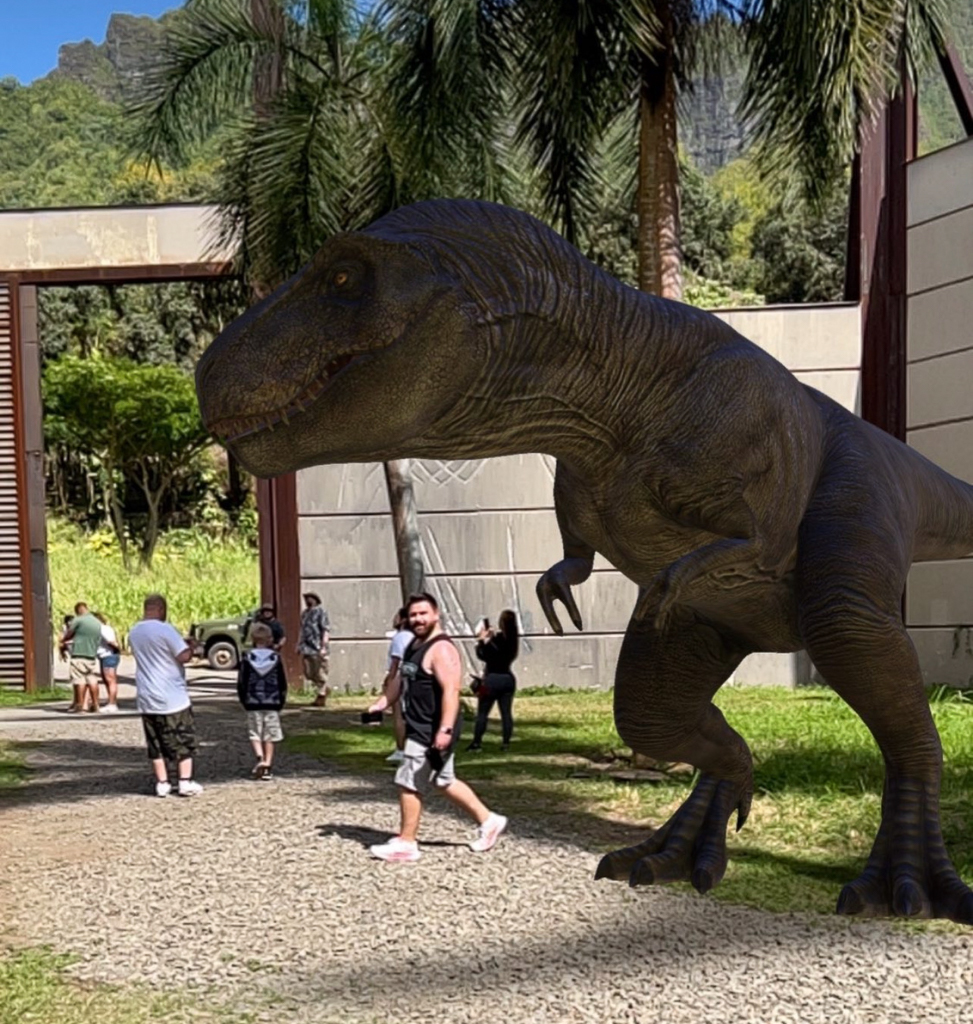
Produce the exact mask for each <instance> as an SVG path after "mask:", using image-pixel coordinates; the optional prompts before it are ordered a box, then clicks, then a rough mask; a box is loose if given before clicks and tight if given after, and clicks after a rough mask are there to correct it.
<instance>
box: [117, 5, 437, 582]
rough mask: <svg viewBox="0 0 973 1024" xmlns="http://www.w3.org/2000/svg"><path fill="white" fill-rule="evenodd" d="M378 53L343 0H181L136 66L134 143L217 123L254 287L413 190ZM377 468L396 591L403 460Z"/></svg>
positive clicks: (173, 146)
mask: <svg viewBox="0 0 973 1024" xmlns="http://www.w3.org/2000/svg"><path fill="white" fill-rule="evenodd" d="M387 56H388V48H387V46H386V43H385V41H384V37H383V36H382V35H381V33H380V32H379V31H378V24H377V20H376V18H375V16H374V15H371V16H360V15H359V14H358V12H357V5H356V3H355V2H354V0H304V2H290V0H189V2H188V3H187V5H186V7H185V8H184V9H183V11H182V12H181V13H180V16H179V18H178V20H176V22H175V24H174V25H173V28H172V30H171V31H170V32H169V34H168V36H167V40H166V47H165V49H164V50H163V51H162V52H161V53H160V54H159V57H158V60H157V62H156V63H155V64H154V66H152V67H151V68H149V69H148V70H147V72H146V74H145V76H144V78H143V81H142V85H141V91H140V98H139V99H138V100H137V102H136V103H135V104H134V106H133V108H132V110H131V113H132V114H133V115H134V123H135V125H136V134H135V138H134V140H133V142H134V145H135V147H136V148H137V150H138V151H139V152H140V154H141V155H142V156H143V157H145V158H147V159H148V160H150V161H153V162H155V163H159V162H160V161H163V160H165V161H167V162H172V163H179V162H181V161H185V160H186V159H188V158H189V157H190V156H191V155H192V153H193V151H194V149H195V148H196V147H198V146H199V145H200V144H202V143H203V142H205V141H207V140H210V139H212V137H213V136H214V135H219V136H220V140H221V151H222V154H223V161H222V165H221V171H220V177H219V192H218V195H217V196H216V197H215V198H216V200H217V202H218V205H219V209H220V215H221V217H220V230H221V233H222V235H223V237H224V239H225V238H233V239H237V240H239V253H240V269H241V272H242V273H243V275H244V277H245V279H246V281H247V283H248V284H249V286H250V289H251V292H252V293H253V294H254V295H256V296H259V295H261V294H265V293H266V292H268V291H269V290H272V289H273V288H274V287H275V286H276V285H277V284H279V283H280V282H281V281H283V280H285V279H286V278H287V277H288V276H290V275H291V274H292V273H294V272H295V271H296V270H297V269H298V268H299V267H300V266H302V265H303V264H304V263H305V262H307V260H308V259H310V257H311V256H312V255H313V253H314V252H315V251H316V250H317V249H318V248H319V247H320V246H321V244H322V243H323V242H324V241H325V239H327V238H328V237H329V236H330V235H332V234H334V233H336V232H338V231H345V230H354V229H355V228H357V227H360V226H363V225H364V224H367V223H369V222H370V221H372V220H374V219H375V218H376V217H378V216H380V215H381V214H383V213H385V212H387V211H388V210H390V209H393V208H394V207H395V206H397V205H399V204H400V203H401V202H403V201H408V199H409V198H411V193H412V192H413V191H414V189H415V187H416V186H415V185H414V184H413V183H412V182H411V181H410V178H409V174H408V171H409V167H410V166H411V162H410V160H408V159H406V158H404V157H403V151H402V150H401V148H400V145H401V140H400V139H399V137H398V135H397V133H396V131H395V127H396V126H395V122H394V116H395V111H394V110H393V109H391V108H389V106H388V105H387V104H385V103H383V101H382V93H381V90H380V89H378V88H377V85H376V83H377V80H379V79H380V77H381V75H382V69H383V67H384V66H385V64H386V59H387ZM385 471H386V480H387V483H388V490H389V498H390V502H391V503H392V511H393V523H394V527H395V536H396V549H397V555H398V561H399V569H400V579H401V584H402V590H403V594H404V595H405V594H407V593H410V592H415V591H416V590H421V589H422V585H423V576H424V573H423V565H422V560H421V556H420V553H419V544H418V537H417V532H416V523H415V510H414V508H413V504H412V487H411V477H410V472H409V464H408V462H398V463H390V464H387V465H386V467H385Z"/></svg>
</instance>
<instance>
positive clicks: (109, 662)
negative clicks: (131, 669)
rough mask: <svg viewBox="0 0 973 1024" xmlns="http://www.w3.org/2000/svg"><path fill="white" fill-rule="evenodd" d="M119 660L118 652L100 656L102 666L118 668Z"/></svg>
mask: <svg viewBox="0 0 973 1024" xmlns="http://www.w3.org/2000/svg"><path fill="white" fill-rule="evenodd" d="M120 660H121V655H120V654H106V655H104V657H102V658H100V659H99V661H100V662H101V667H102V668H118V662H119V661H120Z"/></svg>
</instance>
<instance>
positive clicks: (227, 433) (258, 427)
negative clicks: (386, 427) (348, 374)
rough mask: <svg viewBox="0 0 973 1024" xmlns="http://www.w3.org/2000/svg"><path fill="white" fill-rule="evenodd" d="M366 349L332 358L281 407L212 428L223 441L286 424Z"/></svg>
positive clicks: (227, 418)
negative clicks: (302, 388) (301, 389)
mask: <svg viewBox="0 0 973 1024" xmlns="http://www.w3.org/2000/svg"><path fill="white" fill-rule="evenodd" d="M364 354H365V353H363V352H357V353H350V354H348V355H343V356H338V358H337V359H332V360H331V362H330V363H328V365H327V366H325V368H324V369H323V370H322V371H321V373H320V374H318V376H317V377H315V378H314V380H312V381H311V383H310V384H308V385H307V386H306V387H305V388H304V390H303V391H301V392H299V393H298V394H297V395H296V396H295V397H294V398H292V399H291V400H290V401H289V402H288V403H287V405H285V406H284V407H283V408H281V409H275V410H272V411H270V412H264V413H259V414H257V415H254V416H233V417H226V418H224V419H220V420H217V421H216V423H214V424H213V425H212V426H211V427H210V430H211V432H212V433H213V435H214V436H215V437H217V438H219V440H221V441H224V442H231V441H239V440H240V438H242V437H246V436H247V435H248V434H257V433H260V432H261V431H263V430H273V429H274V427H276V426H277V424H279V423H283V424H285V425H287V424H288V423H290V421H291V419H292V418H293V417H295V416H299V415H300V414H301V413H302V412H304V410H305V409H307V407H308V406H309V405H310V404H311V403H312V402H313V401H314V400H315V399H316V398H317V397H318V395H320V394H321V392H322V391H324V389H325V388H326V387H327V386H328V385H329V384H330V383H331V380H332V378H333V377H335V376H337V375H338V374H339V373H340V372H341V371H342V370H343V369H344V368H345V367H346V366H348V365H350V364H351V363H353V362H354V361H355V360H356V359H358V358H359V356H362V355H364Z"/></svg>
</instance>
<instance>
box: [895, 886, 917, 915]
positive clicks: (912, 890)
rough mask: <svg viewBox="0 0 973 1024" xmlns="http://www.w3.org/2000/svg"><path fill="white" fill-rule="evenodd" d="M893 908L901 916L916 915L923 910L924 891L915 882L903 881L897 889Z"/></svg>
mask: <svg viewBox="0 0 973 1024" xmlns="http://www.w3.org/2000/svg"><path fill="white" fill-rule="evenodd" d="M892 910H893V912H894V913H896V914H898V915H899V916H901V917H915V916H916V915H917V914H920V913H921V912H922V893H921V892H920V891H919V887H918V886H917V885H916V884H915V882H903V883H902V884H901V885H900V886H899V887H898V888H897V889H896V890H895V893H894V894H893V896H892Z"/></svg>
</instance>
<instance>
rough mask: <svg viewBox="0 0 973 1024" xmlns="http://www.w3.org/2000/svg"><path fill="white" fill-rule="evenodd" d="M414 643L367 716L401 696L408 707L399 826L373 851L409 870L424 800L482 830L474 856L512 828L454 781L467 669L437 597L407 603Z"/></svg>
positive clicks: (397, 780) (404, 710)
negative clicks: (445, 804) (436, 796)
mask: <svg viewBox="0 0 973 1024" xmlns="http://www.w3.org/2000/svg"><path fill="white" fill-rule="evenodd" d="M407 608H408V611H409V627H410V629H411V631H412V633H413V634H414V639H413V641H412V642H411V643H410V644H409V646H408V647H407V648H406V650H405V652H404V653H403V655H402V662H401V664H400V665H399V670H398V672H397V673H396V676H395V679H394V680H393V681H392V683H391V684H390V685H389V686H388V687H387V688H386V691H385V693H383V694H382V696H381V697H379V699H378V700H377V701H376V702H375V703H374V704H373V705H372V706H371V708H369V710H370V711H384V710H385V709H386V708H387V707H388V706H389V705H390V704H392V703H394V702H395V701H397V700H398V699H399V697H400V695H401V696H402V697H403V700H404V704H403V708H402V716H403V718H404V720H405V749H404V751H403V758H402V763H401V764H400V765H399V768H398V771H397V772H396V773H395V784H396V785H397V786H398V787H399V810H400V815H401V819H400V826H399V833H398V835H395V836H392V838H391V839H389V841H388V842H387V843H380V844H378V845H376V846H372V847H370V848H369V849H370V852H371V855H372V856H373V857H376V858H378V859H379V860H387V861H399V862H405V863H409V862H412V861H416V860H418V859H419V844H418V842H417V834H418V831H419V819H420V817H421V815H422V805H423V800H424V799H425V797H426V796H427V795H428V793H429V792H431V791H432V790H433V789H438V790H439V791H440V792H442V793H443V794H444V795H445V796H446V797H447V798H448V799H449V800H450V801H451V802H452V803H454V804H455V805H456V806H457V807H459V808H460V809H461V810H463V811H465V812H466V813H467V814H468V815H469V816H470V817H471V818H473V820H474V821H476V823H477V824H478V825H479V834H478V835H477V838H476V839H474V840H473V842H471V843H470V849H472V850H473V851H474V852H475V853H486V852H487V850H492V849H493V847H494V846H495V845H496V843H497V840H498V839H499V838H500V835H501V834H502V833H503V831H504V829H505V828H506V827H507V819H506V818H505V817H504V816H503V815H502V814H494V813H493V812H492V811H490V810H489V809H488V808H487V807H486V806H485V805H484V804H483V801H481V800H480V798H479V797H478V796H477V795H476V793H474V792H473V790H472V789H470V787H469V786H468V785H467V784H466V783H465V782H461V781H460V780H459V779H457V778H456V771H455V767H454V764H453V747H454V745H455V743H456V741H457V739H459V734H460V729H461V715H460V699H459V693H460V688H461V686H462V682H463V667H462V662H461V660H460V654H459V651H458V650H457V649H456V645H455V644H454V643H453V641H452V640H451V639H450V638H449V637H448V636H446V634H445V633H444V632H443V630H442V627H441V626H440V624H439V605H438V604H437V602H436V599H435V598H434V597H433V596H432V594H416V595H414V596H413V597H410V598H409V601H408V603H407Z"/></svg>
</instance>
